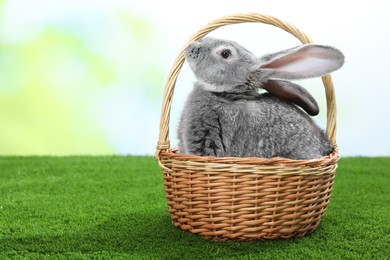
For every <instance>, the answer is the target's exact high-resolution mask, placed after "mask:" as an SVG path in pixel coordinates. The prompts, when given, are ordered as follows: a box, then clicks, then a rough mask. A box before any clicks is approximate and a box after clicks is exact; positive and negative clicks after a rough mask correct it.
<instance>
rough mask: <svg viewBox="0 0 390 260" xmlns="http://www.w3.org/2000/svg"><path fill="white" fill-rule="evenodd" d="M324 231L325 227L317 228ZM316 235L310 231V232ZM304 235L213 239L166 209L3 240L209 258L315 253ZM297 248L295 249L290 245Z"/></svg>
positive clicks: (53, 251)
mask: <svg viewBox="0 0 390 260" xmlns="http://www.w3.org/2000/svg"><path fill="white" fill-rule="evenodd" d="M319 229H321V228H319ZM320 232H322V231H320V230H317V231H315V233H320ZM315 233H314V234H315ZM322 235H325V234H322ZM312 236H313V234H310V235H308V236H307V238H309V237H312ZM305 239H306V237H305V238H300V239H290V240H276V241H252V242H237V241H236V242H216V241H213V242H211V241H208V240H205V239H203V238H201V237H199V236H197V235H194V234H190V233H188V232H185V231H182V230H180V229H178V228H175V227H174V226H173V225H172V224H171V219H170V217H169V215H167V214H165V215H162V214H159V215H156V214H155V215H148V216H145V214H138V213H137V214H132V215H118V216H115V217H111V218H108V219H107V220H106V221H105V222H103V223H101V224H99V225H97V226H95V227H92V228H90V229H86V230H82V231H80V232H78V233H69V234H66V233H65V234H63V235H60V234H58V235H51V236H50V235H48V236H31V237H21V238H14V239H9V240H8V241H6V240H7V239H6V240H5V241H4V240H3V243H5V244H11V245H17V246H16V247H15V248H13V249H14V250H15V251H17V252H35V253H38V254H45V255H69V254H71V253H72V252H73V253H78V254H80V253H81V254H87V255H96V254H98V255H99V253H102V252H105V253H108V254H109V255H112V256H113V255H118V254H124V255H131V256H135V257H136V256H138V257H140V258H145V257H146V258H147V257H151V258H158V259H168V258H169V259H183V258H184V259H191V258H194V257H195V258H199V259H205V258H210V257H215V258H218V257H240V256H242V257H248V256H258V255H259V254H261V255H263V256H266V255H268V256H272V255H273V256H275V255H276V253H280V254H282V255H283V254H285V253H287V252H290V254H291V253H293V255H294V254H297V253H298V252H299V253H302V254H303V255H311V256H312V253H313V252H305V250H308V249H305V248H301V249H299V247H298V245H299V244H301V243H302V242H304V240H305ZM293 248H295V249H294V250H292V251H291V250H289V249H293ZM296 249H299V250H298V251H296ZM280 254H279V255H280Z"/></svg>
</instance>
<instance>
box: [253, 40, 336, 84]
mask: <svg viewBox="0 0 390 260" xmlns="http://www.w3.org/2000/svg"><path fill="white" fill-rule="evenodd" d="M260 63H261V65H260V68H257V69H256V71H255V72H254V73H255V74H256V76H255V77H256V78H259V79H260V80H266V79H289V80H292V79H305V78H313V77H319V76H323V75H325V74H328V73H330V72H333V71H335V70H338V69H339V68H340V67H341V66H342V65H343V64H344V55H343V54H342V53H341V52H340V51H339V50H337V49H335V48H333V47H330V46H325V45H316V44H304V45H301V46H298V47H295V48H291V49H288V50H284V51H281V52H277V53H273V54H269V55H266V56H263V57H261V58H260Z"/></svg>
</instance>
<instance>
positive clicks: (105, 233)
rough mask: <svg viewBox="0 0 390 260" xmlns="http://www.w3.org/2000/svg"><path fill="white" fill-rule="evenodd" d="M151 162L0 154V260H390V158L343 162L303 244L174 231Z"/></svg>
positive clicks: (126, 158)
mask: <svg viewBox="0 0 390 260" xmlns="http://www.w3.org/2000/svg"><path fill="white" fill-rule="evenodd" d="M164 196H165V195H164V190H163V185H162V176H161V171H160V169H159V168H158V166H157V163H156V162H155V161H154V159H153V158H151V157H131V156H105V157H0V259H4V258H11V259H24V258H28V259H31V258H32V259H34V258H38V259H42V258H43V259H44V258H48V259H52V258H55V259H57V258H60V259H84V258H86V259H90V258H96V259H110V258H115V259H118V258H123V259H362V258H363V259H389V257H390V251H389V248H390V210H389V209H390V158H345V159H341V161H340V163H339V168H338V170H337V173H336V180H335V185H334V190H333V192H332V198H331V203H330V204H329V207H328V210H327V212H326V213H325V216H324V218H323V220H322V222H321V224H320V226H319V228H318V229H317V230H316V231H315V232H314V233H313V234H311V235H308V236H306V237H304V238H300V239H291V240H277V241H256V242H213V241H207V240H205V239H203V238H200V237H198V236H196V235H193V234H190V233H187V232H184V231H181V230H179V229H176V228H174V227H173V226H172V225H171V221H170V216H169V213H168V210H167V206H166V202H165V197H164Z"/></svg>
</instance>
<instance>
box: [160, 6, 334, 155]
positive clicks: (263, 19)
mask: <svg viewBox="0 0 390 260" xmlns="http://www.w3.org/2000/svg"><path fill="white" fill-rule="evenodd" d="M246 22H260V23H264V24H269V25H273V26H276V27H279V28H280V29H283V30H285V31H286V32H288V33H290V34H292V35H293V36H295V37H296V38H297V39H298V40H300V41H301V42H302V43H303V44H305V43H313V41H312V40H311V39H310V38H309V37H307V36H306V34H305V33H303V32H302V31H300V30H299V29H298V28H296V27H295V26H293V25H291V24H289V23H287V22H284V21H282V20H280V19H278V18H275V17H272V16H269V15H262V14H254V13H250V14H235V15H230V16H224V17H221V18H219V19H217V20H214V21H212V22H210V23H208V24H207V25H205V26H204V27H202V28H201V29H200V30H199V31H198V32H197V33H195V34H194V35H192V36H191V37H190V38H189V39H188V41H187V43H186V44H185V45H184V47H183V49H182V50H181V51H180V53H179V55H178V56H177V58H176V60H175V62H174V65H173V66H172V69H171V71H170V73H169V76H168V80H167V83H166V85H165V90H164V97H163V104H162V110H161V119H160V133H159V139H158V143H157V151H156V157H158V155H159V153H160V152H161V151H163V150H168V149H169V148H170V142H169V120H170V112H171V104H172V97H173V91H174V87H175V84H176V80H177V77H178V75H179V72H180V69H181V68H182V66H183V64H184V50H185V48H186V47H187V46H188V45H189V44H190V43H191V42H193V41H196V40H199V39H202V38H203V37H204V36H206V35H207V34H208V33H209V32H211V31H214V30H215V29H217V28H219V27H222V26H225V25H229V24H238V23H246ZM322 82H323V84H324V87H325V95H326V107H327V122H326V134H327V136H328V138H329V140H330V141H331V142H332V144H334V145H336V96H335V93H334V86H333V81H332V78H331V76H330V75H325V76H323V77H322Z"/></svg>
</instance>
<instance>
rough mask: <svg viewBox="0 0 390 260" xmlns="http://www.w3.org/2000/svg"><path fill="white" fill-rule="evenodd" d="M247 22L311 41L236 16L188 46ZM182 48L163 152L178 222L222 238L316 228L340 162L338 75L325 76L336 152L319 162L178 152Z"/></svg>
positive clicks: (164, 122)
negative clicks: (173, 116) (172, 126)
mask: <svg viewBox="0 0 390 260" xmlns="http://www.w3.org/2000/svg"><path fill="white" fill-rule="evenodd" d="M244 22H260V23H266V24H270V25H274V26H276V27H279V28H281V29H283V30H285V31H287V32H289V33H290V34H292V35H294V36H295V37H296V38H298V39H299V40H300V41H301V42H302V43H311V42H312V41H311V40H310V39H309V38H308V37H307V36H306V35H305V34H304V33H303V32H301V31H300V30H298V29H297V28H295V27H294V26H292V25H290V24H288V23H286V22H283V21H281V20H279V19H277V18H274V17H271V16H267V15H259V14H237V15H232V16H226V17H222V18H220V19H218V20H215V21H213V22H210V23H209V24H207V25H206V26H205V27H203V28H201V29H200V30H199V31H198V32H197V33H196V34H194V35H193V36H192V37H191V38H190V39H189V41H188V42H187V43H186V44H185V47H186V46H187V45H188V44H189V43H190V42H192V41H194V40H198V39H201V38H203V37H204V36H205V35H206V34H207V33H209V32H211V31H213V30H215V29H217V28H218V27H221V26H225V25H229V24H236V23H244ZM183 50H184V48H183ZM183 50H182V51H181V52H180V54H179V56H178V57H177V59H176V61H175V63H174V65H173V68H172V70H171V72H170V74H169V77H168V80H167V83H166V87H165V92H164V100H163V107H162V114H161V123H160V135H159V141H158V145H157V152H156V157H157V160H158V162H159V165H160V167H161V168H162V171H163V178H164V185H165V192H166V198H167V202H168V207H169V211H170V214H171V217H172V220H173V224H174V225H175V226H176V227H179V228H181V229H183V230H187V231H189V232H191V233H195V234H198V235H200V236H202V237H204V238H207V239H216V240H227V239H237V240H250V239H277V238H291V237H302V236H304V235H305V234H308V233H310V232H312V231H314V230H315V229H316V228H317V226H318V224H319V223H320V221H321V218H322V216H323V214H324V212H325V210H326V207H327V205H328V203H329V197H330V193H331V191H332V186H333V180H334V174H335V170H336V168H337V162H338V159H339V155H338V151H337V146H336V138H335V135H336V104H335V96H334V89H333V83H332V79H331V77H330V76H329V75H327V76H325V77H323V78H322V80H323V83H324V86H325V93H326V99H327V129H326V130H327V135H328V137H329V139H330V140H331V141H332V143H333V144H334V146H335V151H334V152H333V153H332V154H330V155H328V156H325V157H323V158H320V159H314V160H290V159H285V158H271V159H264V158H237V157H234V158H233V157H231V158H226V157H204V156H192V155H183V154H177V153H175V150H174V149H171V148H170V144H169V117H170V108H171V102H172V96H173V90H174V86H175V82H176V79H177V77H178V74H179V72H180V69H181V67H182V65H183V63H184V54H183V53H184V52H183Z"/></svg>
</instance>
